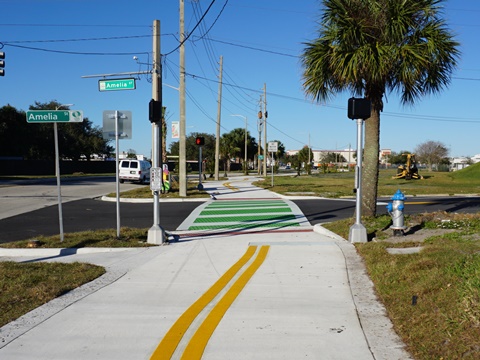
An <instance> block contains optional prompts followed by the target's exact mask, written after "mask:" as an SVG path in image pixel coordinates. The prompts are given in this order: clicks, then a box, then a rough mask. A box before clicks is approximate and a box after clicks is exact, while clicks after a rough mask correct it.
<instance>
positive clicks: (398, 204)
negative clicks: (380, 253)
mask: <svg viewBox="0 0 480 360" xmlns="http://www.w3.org/2000/svg"><path fill="white" fill-rule="evenodd" d="M392 200H393V201H392V202H391V203H388V204H387V211H388V213H389V214H390V216H391V217H392V226H390V229H392V230H393V235H394V236H403V235H404V230H405V229H406V226H405V223H404V214H403V210H404V208H405V195H404V194H403V193H402V192H401V191H400V190H397V192H396V193H395V194H394V195H393V197H392Z"/></svg>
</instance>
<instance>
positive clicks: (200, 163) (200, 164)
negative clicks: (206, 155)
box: [198, 146, 203, 190]
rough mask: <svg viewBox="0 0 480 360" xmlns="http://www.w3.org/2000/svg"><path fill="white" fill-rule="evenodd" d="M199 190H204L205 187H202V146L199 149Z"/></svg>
mask: <svg viewBox="0 0 480 360" xmlns="http://www.w3.org/2000/svg"><path fill="white" fill-rule="evenodd" d="M198 190H203V185H202V146H199V147H198Z"/></svg>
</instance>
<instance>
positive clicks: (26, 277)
mask: <svg viewBox="0 0 480 360" xmlns="http://www.w3.org/2000/svg"><path fill="white" fill-rule="evenodd" d="M104 273H105V269H104V268H102V267H100V266H95V265H89V264H81V263H72V264H62V263H15V262H11V261H7V262H0V309H2V311H0V327H1V326H3V325H5V324H7V323H9V322H10V321H13V320H15V319H17V318H19V317H20V316H22V315H23V314H26V313H27V312H29V311H31V310H33V309H35V308H37V307H39V306H41V305H43V304H45V303H47V302H49V301H50V300H52V299H54V298H56V297H58V296H60V295H62V294H65V293H66V292H68V291H70V290H73V289H75V288H76V287H78V286H80V285H82V284H85V283H87V282H89V281H92V280H93V279H95V278H97V277H99V276H100V275H102V274H104Z"/></svg>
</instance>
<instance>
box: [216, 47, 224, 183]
mask: <svg viewBox="0 0 480 360" xmlns="http://www.w3.org/2000/svg"><path fill="white" fill-rule="evenodd" d="M222 79H223V56H220V75H219V77H218V80H219V81H218V108H217V137H216V139H215V180H218V172H219V167H220V121H221V118H222Z"/></svg>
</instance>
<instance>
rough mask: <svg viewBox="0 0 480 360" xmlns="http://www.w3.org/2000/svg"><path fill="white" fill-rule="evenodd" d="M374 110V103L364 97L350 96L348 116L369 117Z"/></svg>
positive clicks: (350, 117) (356, 117)
mask: <svg viewBox="0 0 480 360" xmlns="http://www.w3.org/2000/svg"><path fill="white" fill-rule="evenodd" d="M371 112H372V103H371V102H370V100H368V99H364V98H350V99H348V118H349V119H352V120H355V119H363V120H365V119H368V118H369V117H370V114H371Z"/></svg>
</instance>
